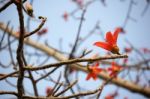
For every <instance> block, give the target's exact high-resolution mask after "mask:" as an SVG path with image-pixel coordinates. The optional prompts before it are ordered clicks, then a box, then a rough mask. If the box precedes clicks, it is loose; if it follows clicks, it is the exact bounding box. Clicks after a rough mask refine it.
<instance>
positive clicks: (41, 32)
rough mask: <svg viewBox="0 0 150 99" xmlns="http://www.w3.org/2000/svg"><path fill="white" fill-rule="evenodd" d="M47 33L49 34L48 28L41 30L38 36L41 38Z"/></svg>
mask: <svg viewBox="0 0 150 99" xmlns="http://www.w3.org/2000/svg"><path fill="white" fill-rule="evenodd" d="M47 32H48V29H47V28H43V29H41V30H40V31H38V32H37V34H38V35H39V36H41V35H43V34H46V33H47Z"/></svg>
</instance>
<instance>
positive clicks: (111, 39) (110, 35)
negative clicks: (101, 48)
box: [106, 32, 114, 44]
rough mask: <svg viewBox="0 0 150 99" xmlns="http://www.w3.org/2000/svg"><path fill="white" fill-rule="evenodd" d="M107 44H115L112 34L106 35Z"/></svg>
mask: <svg viewBox="0 0 150 99" xmlns="http://www.w3.org/2000/svg"><path fill="white" fill-rule="evenodd" d="M106 42H108V43H110V44H114V39H113V35H112V33H111V32H107V33H106Z"/></svg>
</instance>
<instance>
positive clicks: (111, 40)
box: [94, 28, 121, 54]
mask: <svg viewBox="0 0 150 99" xmlns="http://www.w3.org/2000/svg"><path fill="white" fill-rule="evenodd" d="M119 32H121V29H120V28H117V29H116V30H115V32H114V34H112V33H111V32H107V33H106V42H101V41H99V42H95V43H94V45H96V46H98V47H101V48H103V49H105V50H108V51H111V52H112V53H114V54H120V53H119V48H118V46H117V38H118V34H119Z"/></svg>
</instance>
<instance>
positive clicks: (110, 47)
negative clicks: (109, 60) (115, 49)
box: [94, 42, 112, 51]
mask: <svg viewBox="0 0 150 99" xmlns="http://www.w3.org/2000/svg"><path fill="white" fill-rule="evenodd" d="M94 45H96V46H98V47H101V48H103V49H105V50H108V51H111V50H112V46H111V45H109V44H108V43H106V42H95V43H94Z"/></svg>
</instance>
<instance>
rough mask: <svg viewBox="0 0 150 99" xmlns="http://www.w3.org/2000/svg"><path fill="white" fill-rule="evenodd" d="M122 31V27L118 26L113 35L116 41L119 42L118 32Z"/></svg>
mask: <svg viewBox="0 0 150 99" xmlns="http://www.w3.org/2000/svg"><path fill="white" fill-rule="evenodd" d="M120 32H121V29H120V28H116V30H115V32H114V35H113V39H114V43H116V42H117V39H118V34H119V33H120Z"/></svg>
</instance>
